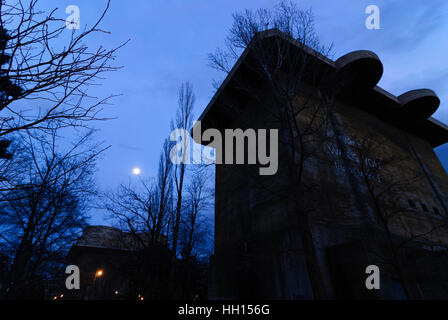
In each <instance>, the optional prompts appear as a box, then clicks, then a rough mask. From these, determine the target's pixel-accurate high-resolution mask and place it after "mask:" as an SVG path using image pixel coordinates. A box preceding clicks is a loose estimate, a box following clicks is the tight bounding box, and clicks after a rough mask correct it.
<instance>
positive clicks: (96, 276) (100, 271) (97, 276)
mask: <svg viewBox="0 0 448 320" xmlns="http://www.w3.org/2000/svg"><path fill="white" fill-rule="evenodd" d="M103 273H104V271H103V270H101V269H99V270H98V271H97V272H96V274H95V278H99V277H102V276H103Z"/></svg>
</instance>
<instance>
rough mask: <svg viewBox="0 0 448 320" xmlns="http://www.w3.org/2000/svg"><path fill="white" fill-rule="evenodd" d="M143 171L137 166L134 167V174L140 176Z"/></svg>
mask: <svg viewBox="0 0 448 320" xmlns="http://www.w3.org/2000/svg"><path fill="white" fill-rule="evenodd" d="M141 173H142V170H141V169H140V168H137V167H135V168H134V169H132V174H134V175H136V176H138V175H140V174H141Z"/></svg>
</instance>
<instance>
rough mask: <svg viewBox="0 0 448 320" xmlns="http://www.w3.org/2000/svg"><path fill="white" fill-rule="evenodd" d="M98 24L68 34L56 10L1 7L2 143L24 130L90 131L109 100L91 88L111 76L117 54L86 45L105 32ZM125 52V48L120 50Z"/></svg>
mask: <svg viewBox="0 0 448 320" xmlns="http://www.w3.org/2000/svg"><path fill="white" fill-rule="evenodd" d="M108 9H109V1H108V2H107V5H106V8H105V9H104V11H103V13H102V14H101V16H100V17H99V19H98V20H97V21H96V22H95V23H94V24H93V25H92V26H90V27H87V26H85V27H84V28H81V29H80V30H76V29H72V30H70V29H68V28H66V21H65V17H64V19H62V18H59V17H58V11H57V9H54V10H52V11H51V12H49V13H46V12H44V11H41V10H39V3H38V1H37V0H29V1H22V0H18V1H14V2H5V1H2V2H1V3H0V14H1V16H0V42H1V43H0V44H1V45H0V61H1V70H0V85H1V88H0V89H1V90H0V91H1V93H2V97H1V99H0V112H1V117H0V137H3V136H6V135H9V134H10V133H13V132H17V131H19V130H25V129H28V130H31V129H33V130H44V131H45V130H49V129H54V128H61V127H67V126H69V127H73V126H86V122H87V121H90V120H99V119H104V118H103V117H101V116H100V115H99V113H100V111H101V109H102V106H103V105H105V104H106V103H107V102H108V100H109V98H110V97H112V96H109V97H105V98H101V99H98V98H96V97H93V96H91V95H89V93H88V88H89V87H90V86H92V85H94V84H97V82H96V80H98V79H101V76H102V75H103V74H104V73H106V72H110V71H115V70H117V69H119V68H118V67H115V66H113V65H112V61H113V59H114V55H115V53H116V51H117V50H118V48H119V47H118V48H114V49H106V48H104V47H103V46H99V47H98V48H97V49H91V48H89V47H88V46H87V45H86V41H88V40H89V39H92V38H95V37H96V36H98V35H99V34H105V33H107V32H106V31H104V30H102V29H100V23H101V22H102V20H103V19H104V17H105V15H106V13H107V10H108ZM120 47H121V46H120Z"/></svg>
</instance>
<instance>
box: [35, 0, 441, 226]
mask: <svg viewBox="0 0 448 320" xmlns="http://www.w3.org/2000/svg"><path fill="white" fill-rule="evenodd" d="M276 3H277V1H268V0H263V1H261V0H257V1H255V0H239V1H228V0H226V1H224V0H188V1H187V0H182V1H181V0H177V1H174V0H163V1H162V0H149V1H148V0H133V1H122V0H115V1H114V0H113V1H112V3H111V7H110V10H109V13H108V15H107V17H106V18H105V20H104V22H103V24H102V25H101V27H102V29H104V30H107V31H109V32H110V34H105V35H104V36H101V37H96V38H94V39H90V40H91V42H90V43H88V45H89V46H92V49H93V47H97V46H98V45H103V46H105V47H108V48H112V47H116V46H118V45H119V44H121V43H123V42H125V41H126V40H128V39H130V42H129V43H128V44H127V45H126V46H125V47H123V48H122V49H121V50H120V51H119V52H118V54H117V59H116V64H117V65H121V66H123V69H122V70H120V71H118V72H115V73H110V74H107V75H105V79H104V80H103V81H102V82H101V83H102V85H101V86H99V87H92V88H91V91H90V93H91V94H93V95H95V96H99V97H103V96H107V95H109V94H121V96H120V97H117V98H115V99H113V100H112V101H111V102H112V103H113V105H112V106H110V107H109V106H108V107H107V108H106V109H105V111H104V114H103V115H104V116H107V117H116V118H117V119H116V120H111V121H107V122H102V123H98V124H97V127H98V128H99V129H101V131H100V132H99V133H98V138H99V139H100V140H104V141H105V143H106V144H110V145H112V147H111V149H109V150H108V151H107V153H106V154H105V155H104V157H103V159H102V160H101V161H100V162H99V163H98V168H99V171H98V176H97V178H98V179H97V180H98V185H99V187H100V188H102V189H108V188H115V187H116V186H118V185H119V184H120V183H127V182H128V181H129V179H135V177H133V176H132V168H133V167H140V168H141V169H142V174H143V175H144V176H154V175H155V173H156V170H157V164H158V158H159V153H160V149H161V146H162V143H163V139H164V138H166V137H167V136H168V135H169V132H170V119H171V118H172V117H173V115H174V113H175V110H176V108H177V94H178V88H179V86H180V85H181V83H182V82H185V81H190V82H191V83H192V84H193V86H194V90H195V93H196V98H197V100H196V105H195V115H196V117H195V118H197V117H198V116H199V115H200V113H201V112H202V110H203V109H204V108H205V106H206V105H207V103H208V102H209V100H210V99H211V97H212V95H213V91H214V89H213V86H212V83H213V79H221V78H222V76H223V75H222V74H219V73H218V72H216V71H214V70H213V69H211V68H210V67H208V66H207V63H208V61H207V56H208V54H209V53H211V52H213V51H214V50H215V49H216V48H217V47H219V46H222V45H223V43H224V39H225V37H226V35H227V32H228V30H229V28H230V27H231V25H232V13H234V12H235V11H241V10H244V9H245V8H251V9H256V8H259V7H263V8H272V6H273V5H275V4H276ZM73 4H74V5H77V6H78V7H79V8H80V14H81V25H82V26H83V25H85V24H88V25H91V24H92V23H93V22H94V21H95V19H96V18H97V17H98V16H99V14H100V13H101V10H102V9H103V8H104V7H105V5H106V1H104V0H93V1H92V0H89V1H87V0H45V1H42V2H41V3H40V5H41V6H45V8H46V9H51V8H55V7H58V8H59V16H61V17H65V16H67V15H66V14H65V8H66V7H67V6H68V5H73ZM298 4H299V5H300V6H301V7H302V8H304V9H307V8H309V7H312V9H313V12H314V14H315V17H316V26H317V30H318V32H319V36H320V39H321V42H323V43H325V44H329V43H333V44H334V56H333V57H332V58H333V59H337V58H338V57H340V56H342V55H344V54H346V53H348V52H350V51H353V50H360V49H366V50H371V51H374V52H375V53H376V54H377V55H378V56H379V57H380V59H381V61H382V63H383V65H384V74H383V77H382V79H381V81H380V83H379V86H380V87H382V88H383V89H385V90H387V91H389V92H391V93H392V94H394V95H400V94H402V93H404V92H406V91H408V90H412V89H420V88H430V89H433V90H434V91H435V92H436V93H437V94H438V96H439V98H440V99H441V101H442V102H441V106H440V108H439V109H438V111H437V112H436V113H435V115H434V117H435V118H436V119H438V120H441V121H442V122H445V123H448V62H447V56H448V55H447V52H448V19H446V17H447V14H448V1H446V0H431V1H421V0H408V1H403V0H399V1H398V0H395V1H392V0H387V1H378V0H369V1H362V0H338V1H330V0H309V1H298ZM372 4H374V5H377V6H378V7H379V8H380V19H381V20H380V26H381V29H380V30H368V29H367V28H366V27H365V20H366V18H367V16H368V15H367V14H366V13H365V9H366V7H367V6H368V5H372ZM444 17H445V18H444ZM447 148H448V147H447V145H444V146H441V147H439V148H437V150H436V151H437V154H438V155H439V157H440V159H441V161H442V163H443V164H444V166H445V168H448V149H447ZM92 215H93V218H92V221H91V222H92V223H93V224H108V223H109V222H108V221H106V220H105V219H104V215H103V213H101V212H92Z"/></svg>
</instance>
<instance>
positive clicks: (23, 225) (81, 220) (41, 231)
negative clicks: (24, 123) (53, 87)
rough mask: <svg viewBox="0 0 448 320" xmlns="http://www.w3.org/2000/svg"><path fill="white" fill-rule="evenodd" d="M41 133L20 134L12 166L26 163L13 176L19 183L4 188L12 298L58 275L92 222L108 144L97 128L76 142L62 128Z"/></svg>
mask: <svg viewBox="0 0 448 320" xmlns="http://www.w3.org/2000/svg"><path fill="white" fill-rule="evenodd" d="M38 138H39V140H36V138H34V137H33V136H32V135H30V134H28V133H23V134H16V135H15V139H14V140H13V147H12V150H13V153H14V157H13V159H20V162H17V161H16V162H15V163H14V164H12V166H20V167H21V168H20V170H17V171H15V170H14V172H15V175H14V176H13V177H11V178H10V180H9V181H8V183H9V184H10V185H12V186H13V187H12V188H8V189H6V190H2V201H1V203H0V206H1V215H0V229H1V232H0V246H1V249H2V251H3V253H4V254H6V255H7V256H8V257H9V260H10V266H9V270H8V279H9V281H8V287H7V288H5V289H6V290H7V291H6V292H4V294H6V295H7V297H10V298H20V297H22V298H23V297H26V295H25V294H26V290H27V289H30V288H33V286H35V285H37V284H38V283H39V281H41V280H43V279H48V278H50V277H54V276H55V275H56V270H57V268H60V267H61V265H62V263H63V261H64V260H63V259H64V254H65V253H66V252H67V251H68V248H69V246H70V245H71V244H72V242H73V241H74V240H75V239H76V237H77V236H78V235H79V231H80V230H81V229H82V228H83V227H84V226H85V225H86V219H87V212H88V209H89V208H90V202H91V200H92V199H93V197H94V196H95V192H96V190H95V187H94V181H93V174H94V169H95V163H96V161H97V159H98V157H99V156H100V154H101V152H102V151H104V150H105V148H101V145H100V144H96V143H93V142H91V132H89V133H88V134H83V135H81V136H80V137H79V139H77V140H76V141H75V142H72V143H69V142H67V141H65V142H64V139H62V138H61V137H58V136H57V133H56V131H53V132H52V133H51V134H50V135H49V134H48V132H47V133H46V134H45V135H39V137H38ZM15 146H17V147H15ZM5 161H9V160H5ZM59 271H60V270H59ZM24 295H25V296H24Z"/></svg>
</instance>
